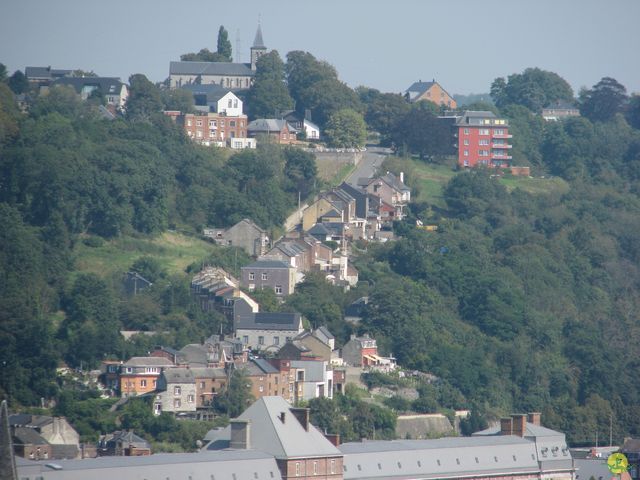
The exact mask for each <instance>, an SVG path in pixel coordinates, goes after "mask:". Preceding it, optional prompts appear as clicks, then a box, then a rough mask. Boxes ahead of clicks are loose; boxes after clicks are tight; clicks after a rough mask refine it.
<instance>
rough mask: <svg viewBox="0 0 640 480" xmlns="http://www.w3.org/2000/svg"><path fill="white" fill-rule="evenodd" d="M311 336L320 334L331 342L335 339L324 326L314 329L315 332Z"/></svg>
mask: <svg viewBox="0 0 640 480" xmlns="http://www.w3.org/2000/svg"><path fill="white" fill-rule="evenodd" d="M313 334H314V335H315V336H318V334H322V335H323V336H324V337H325V338H326V339H327V340H331V339H335V338H336V337H334V336H333V334H332V333H331V332H330V331H329V329H328V328H327V327H325V326H324V325H322V326H321V327H318V328H316V330H315V331H314V332H313Z"/></svg>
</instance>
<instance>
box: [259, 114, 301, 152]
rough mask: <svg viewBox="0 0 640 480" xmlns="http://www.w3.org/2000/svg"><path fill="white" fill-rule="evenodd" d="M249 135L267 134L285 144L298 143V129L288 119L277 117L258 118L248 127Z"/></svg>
mask: <svg viewBox="0 0 640 480" xmlns="http://www.w3.org/2000/svg"><path fill="white" fill-rule="evenodd" d="M247 130H248V132H249V137H252V138H255V137H257V136H260V135H265V136H267V137H269V138H270V139H272V140H273V141H275V142H276V143H280V144H283V145H286V144H290V143H296V138H297V137H296V135H297V133H298V131H297V130H296V129H295V128H293V127H292V126H291V124H290V123H289V122H287V121H286V120H278V119H275V118H258V119H257V120H254V121H253V122H251V123H250V124H249V126H248V128H247Z"/></svg>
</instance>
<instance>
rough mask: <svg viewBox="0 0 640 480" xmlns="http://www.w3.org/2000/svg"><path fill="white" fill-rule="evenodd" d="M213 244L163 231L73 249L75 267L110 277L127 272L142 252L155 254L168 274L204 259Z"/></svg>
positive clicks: (181, 270)
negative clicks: (151, 236)
mask: <svg viewBox="0 0 640 480" xmlns="http://www.w3.org/2000/svg"><path fill="white" fill-rule="evenodd" d="M213 249H214V247H213V245H212V244H210V243H208V242H205V241H204V240H200V239H198V238H194V237H187V236H185V235H182V234H179V233H176V232H165V233H163V234H162V235H159V236H157V237H155V238H148V239H147V238H142V239H141V238H131V237H122V238H117V239H114V240H110V241H105V242H104V244H103V245H102V246H100V247H89V246H87V245H84V244H82V243H79V244H78V245H77V246H76V248H75V249H74V251H75V254H76V270H78V271H80V272H92V273H96V274H98V275H100V276H101V277H104V278H112V277H114V276H119V275H122V274H123V273H124V272H126V271H127V270H128V269H129V268H130V267H131V264H132V263H133V262H135V261H136V259H138V258H139V257H141V256H143V255H149V256H151V257H154V258H157V259H158V260H160V261H161V262H162V264H163V266H164V267H165V268H166V269H167V273H168V274H174V273H184V270H185V268H186V267H187V266H188V265H189V264H191V263H193V262H196V261H199V260H202V259H204V258H205V257H206V256H207V255H209V254H210V253H211V252H212V251H213Z"/></svg>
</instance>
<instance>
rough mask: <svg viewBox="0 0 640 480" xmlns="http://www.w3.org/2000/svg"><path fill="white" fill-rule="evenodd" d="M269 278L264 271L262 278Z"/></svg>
mask: <svg viewBox="0 0 640 480" xmlns="http://www.w3.org/2000/svg"><path fill="white" fill-rule="evenodd" d="M267 278H268V275H267V272H262V280H266V279H267Z"/></svg>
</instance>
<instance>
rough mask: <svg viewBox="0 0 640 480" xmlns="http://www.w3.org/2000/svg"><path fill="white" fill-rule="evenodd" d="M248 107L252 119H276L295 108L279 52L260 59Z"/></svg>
mask: <svg viewBox="0 0 640 480" xmlns="http://www.w3.org/2000/svg"><path fill="white" fill-rule="evenodd" d="M246 105H247V107H248V115H249V117H250V118H274V116H277V115H278V114H279V113H280V112H284V111H286V110H291V109H292V108H293V99H292V98H291V96H290V95H289V91H288V90H287V86H286V85H285V74H284V63H283V61H282V59H281V58H280V55H279V54H278V51H277V50H272V51H270V52H269V53H265V54H264V55H262V56H261V57H260V58H259V59H258V61H257V63H256V74H255V77H254V80H253V84H252V85H251V88H250V89H249V92H248V93H247V98H246Z"/></svg>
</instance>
